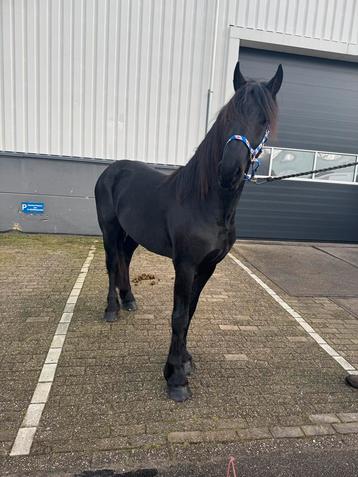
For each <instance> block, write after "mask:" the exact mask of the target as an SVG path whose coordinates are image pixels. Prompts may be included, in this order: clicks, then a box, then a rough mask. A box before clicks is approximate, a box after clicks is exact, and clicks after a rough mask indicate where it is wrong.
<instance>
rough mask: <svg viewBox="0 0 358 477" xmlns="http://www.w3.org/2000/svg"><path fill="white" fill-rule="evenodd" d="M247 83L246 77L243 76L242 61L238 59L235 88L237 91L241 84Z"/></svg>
mask: <svg viewBox="0 0 358 477" xmlns="http://www.w3.org/2000/svg"><path fill="white" fill-rule="evenodd" d="M244 84H246V79H245V78H244V77H243V76H242V74H241V71H240V62H239V61H238V62H237V63H236V66H235V71H234V90H235V91H237V90H238V89H239V88H241V86H244Z"/></svg>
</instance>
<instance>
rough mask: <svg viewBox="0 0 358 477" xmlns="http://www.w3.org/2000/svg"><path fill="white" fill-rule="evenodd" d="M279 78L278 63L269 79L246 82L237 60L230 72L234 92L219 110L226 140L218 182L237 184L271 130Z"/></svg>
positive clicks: (274, 118) (228, 184) (226, 185)
mask: <svg viewBox="0 0 358 477" xmlns="http://www.w3.org/2000/svg"><path fill="white" fill-rule="evenodd" d="M282 78H283V70H282V66H281V65H279V67H278V68H277V71H276V74H275V75H274V76H273V78H272V79H271V80H270V81H267V82H257V81H252V80H249V81H247V80H246V79H245V78H244V77H243V75H242V73H241V71H240V65H239V62H237V64H236V67H235V72H234V89H235V94H234V96H233V98H232V99H231V100H230V101H229V103H228V104H227V105H226V107H225V108H224V110H223V113H224V114H225V123H226V127H225V134H226V136H227V137H226V138H225V139H226V140H227V141H228V142H227V144H226V146H225V148H224V151H223V156H222V160H221V161H220V162H221V174H220V175H221V183H222V185H223V186H224V187H237V185H238V184H239V183H241V180H242V178H243V177H244V173H247V171H248V169H249V167H250V164H251V160H252V159H253V157H258V156H259V155H260V153H261V149H262V146H263V144H264V142H265V140H266V138H267V135H268V133H269V132H270V131H274V130H275V125H276V116H277V104H276V95H277V93H278V91H279V89H280V87H281V83H282Z"/></svg>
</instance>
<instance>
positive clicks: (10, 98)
mask: <svg viewBox="0 0 358 477" xmlns="http://www.w3.org/2000/svg"><path fill="white" fill-rule="evenodd" d="M1 3H2V17H1V20H2V24H1V33H2V44H3V47H2V59H3V62H2V66H3V70H2V73H3V84H2V88H3V98H2V99H3V108H4V117H3V121H4V138H3V141H4V149H5V150H9V151H11V150H14V148H15V147H16V133H15V131H16V127H15V125H16V109H15V102H14V98H15V94H16V91H15V88H16V83H15V78H14V73H15V71H14V51H13V35H14V31H13V30H14V27H13V17H14V12H13V3H12V2H11V1H10V0H5V1H3V2H1Z"/></svg>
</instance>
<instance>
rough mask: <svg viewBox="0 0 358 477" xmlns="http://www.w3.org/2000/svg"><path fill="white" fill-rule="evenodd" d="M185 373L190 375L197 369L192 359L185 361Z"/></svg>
mask: <svg viewBox="0 0 358 477" xmlns="http://www.w3.org/2000/svg"><path fill="white" fill-rule="evenodd" d="M183 367H184V374H185V376H190V375H191V373H192V372H193V371H195V365H194V363H193V361H192V360H191V359H189V360H188V361H185V363H183Z"/></svg>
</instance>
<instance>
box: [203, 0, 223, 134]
mask: <svg viewBox="0 0 358 477" xmlns="http://www.w3.org/2000/svg"><path fill="white" fill-rule="evenodd" d="M219 7H220V0H216V10H215V28H214V41H213V52H212V56H211V74H210V83H209V89H208V97H207V102H206V118H205V134H207V132H208V128H209V118H210V105H211V97H212V94H213V92H214V91H213V88H214V76H215V61H216V48H217V42H218V25H219Z"/></svg>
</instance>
